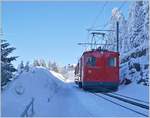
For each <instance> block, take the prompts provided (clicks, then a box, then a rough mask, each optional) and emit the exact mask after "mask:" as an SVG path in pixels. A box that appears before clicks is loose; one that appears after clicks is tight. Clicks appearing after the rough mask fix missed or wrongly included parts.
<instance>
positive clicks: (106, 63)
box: [76, 50, 119, 84]
mask: <svg viewBox="0 0 150 118" xmlns="http://www.w3.org/2000/svg"><path fill="white" fill-rule="evenodd" d="M91 57H92V58H93V60H92V61H93V65H88V64H87V62H88V60H90V59H91ZM90 61H91V60H90ZM111 64H112V65H111ZM77 74H78V75H79V76H78V79H77V83H83V84H84V83H85V82H88V83H89V82H102V83H105V82H106V83H107V82H109V83H118V84H119V53H118V52H113V51H99V50H94V51H88V52H84V53H83V55H82V57H81V58H80V60H79V63H78V64H77V66H76V75H77Z"/></svg>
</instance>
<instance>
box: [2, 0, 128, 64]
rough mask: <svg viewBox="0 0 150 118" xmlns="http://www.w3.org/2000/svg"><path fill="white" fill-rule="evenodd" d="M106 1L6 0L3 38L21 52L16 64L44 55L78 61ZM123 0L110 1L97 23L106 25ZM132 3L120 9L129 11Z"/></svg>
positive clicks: (15, 53)
mask: <svg viewBox="0 0 150 118" xmlns="http://www.w3.org/2000/svg"><path fill="white" fill-rule="evenodd" d="M104 3H105V2H81V1H80V2H77V1H76V2H52V1H49V2H42V1H41V2H3V4H2V27H3V32H4V38H5V39H6V40H8V42H9V43H10V44H11V46H14V47H16V48H17V49H16V50H15V51H14V52H13V55H18V56H20V57H19V58H18V59H17V61H15V62H14V64H15V65H17V64H18V63H20V61H21V60H23V61H24V62H26V61H30V62H32V61H33V59H37V58H38V59H40V58H43V59H45V60H51V61H56V62H57V63H58V64H60V65H66V64H69V63H71V64H72V63H73V64H74V63H77V60H78V58H79V57H80V56H81V54H82V52H83V47H82V46H78V45H77V43H79V42H85V40H87V31H86V29H87V28H89V27H91V25H92V24H93V22H94V20H95V17H96V16H97V15H98V13H99V12H100V10H101V7H102V6H103V5H104ZM121 4H122V2H108V3H107V5H106V7H105V8H104V11H103V12H102V14H100V15H99V17H98V18H97V20H96V23H95V25H102V26H103V25H104V24H105V23H106V22H107V21H108V20H109V18H110V15H111V10H112V8H114V7H119V6H120V5H121ZM128 6H129V3H128V2H126V3H125V5H124V6H123V8H122V9H121V10H122V12H123V14H124V15H125V17H127V15H128Z"/></svg>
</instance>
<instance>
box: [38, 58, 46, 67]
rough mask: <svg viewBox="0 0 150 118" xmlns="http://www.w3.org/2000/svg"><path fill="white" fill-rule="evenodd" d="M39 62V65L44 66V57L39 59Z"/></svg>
mask: <svg viewBox="0 0 150 118" xmlns="http://www.w3.org/2000/svg"><path fill="white" fill-rule="evenodd" d="M39 63H40V66H43V67H46V63H45V60H44V59H40V61H39Z"/></svg>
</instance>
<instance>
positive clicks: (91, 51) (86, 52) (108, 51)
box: [83, 49, 119, 55]
mask: <svg viewBox="0 0 150 118" xmlns="http://www.w3.org/2000/svg"><path fill="white" fill-rule="evenodd" d="M93 52H107V53H114V54H115V53H116V54H117V53H118V52H115V51H110V50H102V49H101V50H98V49H96V50H90V51H85V52H83V55H84V54H88V53H93ZM118 54H119V53H118Z"/></svg>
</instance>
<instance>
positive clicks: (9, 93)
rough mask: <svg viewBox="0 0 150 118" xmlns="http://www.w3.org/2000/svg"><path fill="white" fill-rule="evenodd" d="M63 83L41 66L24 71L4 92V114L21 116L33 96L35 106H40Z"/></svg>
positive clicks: (47, 100) (5, 115)
mask: <svg viewBox="0 0 150 118" xmlns="http://www.w3.org/2000/svg"><path fill="white" fill-rule="evenodd" d="M55 75H56V74H55ZM62 84H63V82H62V81H61V80H59V79H57V77H56V76H54V75H53V74H52V73H51V72H49V71H48V70H47V69H44V68H41V67H40V68H32V69H30V71H29V72H23V73H22V74H20V75H19V77H18V78H17V79H16V80H14V81H12V82H11V83H10V85H8V87H7V88H6V89H5V90H4V91H3V92H2V116H4V117H9V116H11V117H12V116H15V117H16V116H20V115H21V114H22V112H23V111H24V109H25V107H26V106H27V105H28V104H29V102H30V101H31V99H32V98H34V99H35V102H34V106H35V107H36V105H38V107H37V108H40V105H43V103H47V102H49V101H50V100H51V98H52V97H53V96H54V94H55V93H56V92H57V91H58V90H59V87H60V86H61V85H62ZM37 111H38V110H37Z"/></svg>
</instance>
